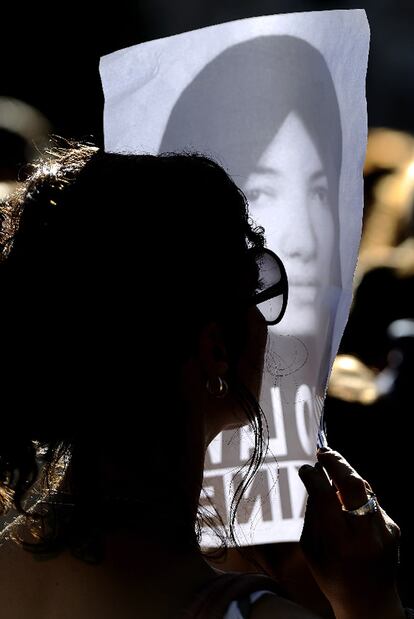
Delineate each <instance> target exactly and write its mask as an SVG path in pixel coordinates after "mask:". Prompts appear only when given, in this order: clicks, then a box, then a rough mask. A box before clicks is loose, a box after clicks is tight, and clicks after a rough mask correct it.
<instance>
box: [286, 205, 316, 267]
mask: <svg viewBox="0 0 414 619" xmlns="http://www.w3.org/2000/svg"><path fill="white" fill-rule="evenodd" d="M282 249H283V251H284V253H285V255H286V257H288V258H300V259H301V260H303V261H304V262H309V261H310V260H315V258H316V256H317V253H318V246H317V239H316V235H315V231H314V229H313V224H312V221H311V218H310V214H309V210H308V208H307V206H306V204H302V205H300V206H299V207H297V208H296V209H292V216H291V218H290V222H289V225H288V226H287V229H286V230H285V234H284V236H283V239H282Z"/></svg>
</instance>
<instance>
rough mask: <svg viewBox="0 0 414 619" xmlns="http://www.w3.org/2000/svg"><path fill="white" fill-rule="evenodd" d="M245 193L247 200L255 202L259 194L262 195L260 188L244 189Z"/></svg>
mask: <svg viewBox="0 0 414 619" xmlns="http://www.w3.org/2000/svg"><path fill="white" fill-rule="evenodd" d="M244 193H245V194H246V198H247V200H248V201H249V202H256V201H257V200H258V199H259V198H260V196H261V195H262V193H263V191H262V190H261V189H257V188H256V189H246V191H245V192H244Z"/></svg>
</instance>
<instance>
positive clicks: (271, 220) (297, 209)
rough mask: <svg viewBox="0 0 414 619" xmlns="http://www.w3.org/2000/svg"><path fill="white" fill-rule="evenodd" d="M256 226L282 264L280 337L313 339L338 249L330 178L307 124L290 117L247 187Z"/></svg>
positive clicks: (250, 178)
mask: <svg viewBox="0 0 414 619" xmlns="http://www.w3.org/2000/svg"><path fill="white" fill-rule="evenodd" d="M244 190H245V193H246V196H247V198H248V200H249V204H250V210H251V215H252V217H253V219H254V221H255V222H256V223H257V224H258V225H261V226H263V227H264V229H265V235H266V240H267V245H268V246H269V247H270V248H271V249H273V251H275V252H276V253H277V254H278V255H279V256H280V258H281V259H282V260H283V262H284V265H285V267H286V271H287V275H288V281H289V302H288V307H287V310H286V314H285V316H284V317H283V320H282V322H281V323H280V325H278V326H277V330H278V331H279V332H283V333H286V334H289V335H298V336H300V335H312V334H314V333H316V332H317V330H318V327H319V324H320V322H321V321H322V320H326V315H325V316H323V315H322V304H323V298H324V288H325V287H326V286H328V285H329V284H330V283H331V281H330V273H331V261H332V259H333V245H334V237H335V232H334V220H333V216H332V212H331V205H330V203H329V199H328V196H329V191H328V178H327V175H326V171H325V170H324V166H323V164H322V161H321V159H320V157H319V154H318V151H317V149H316V148H315V146H314V144H313V142H312V140H311V138H310V137H309V134H308V132H307V130H306V128H305V126H304V124H303V122H302V120H301V119H300V118H299V117H298V116H297V115H296V114H295V113H294V112H292V113H290V114H289V115H288V116H287V118H286V120H285V121H284V123H283V124H282V126H281V127H280V129H279V131H278V133H277V134H276V136H275V137H274V139H273V140H272V142H271V143H270V144H269V146H268V147H267V149H266V150H265V151H264V152H263V154H262V155H261V157H260V159H259V161H258V162H257V166H256V168H255V169H254V170H253V171H252V173H251V174H250V176H249V177H248V179H247V182H246V185H245V187H244Z"/></svg>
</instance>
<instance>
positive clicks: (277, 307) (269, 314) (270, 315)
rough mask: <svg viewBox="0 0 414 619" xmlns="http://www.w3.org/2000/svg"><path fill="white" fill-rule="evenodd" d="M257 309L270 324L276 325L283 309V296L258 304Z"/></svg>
mask: <svg viewBox="0 0 414 619" xmlns="http://www.w3.org/2000/svg"><path fill="white" fill-rule="evenodd" d="M257 308H258V309H259V310H260V311H261V313H262V314H263V316H264V319H265V320H266V322H267V323H268V324H274V323H276V322H277V321H278V319H279V316H280V314H281V312H282V309H283V295H279V296H277V297H273V298H272V299H268V300H267V301H263V302H262V303H258V304H257Z"/></svg>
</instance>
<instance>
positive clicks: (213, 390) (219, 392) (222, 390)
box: [206, 376, 229, 398]
mask: <svg viewBox="0 0 414 619" xmlns="http://www.w3.org/2000/svg"><path fill="white" fill-rule="evenodd" d="M217 381H218V385H217V386H213V385H212V381H211V380H210V379H208V380H207V382H206V389H207V391H208V392H209V393H210V394H211V395H213V396H214V397H215V398H225V397H226V395H227V394H228V392H229V385H228V383H227V381H226V380H225V379H224V378H221V377H220V376H217Z"/></svg>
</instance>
